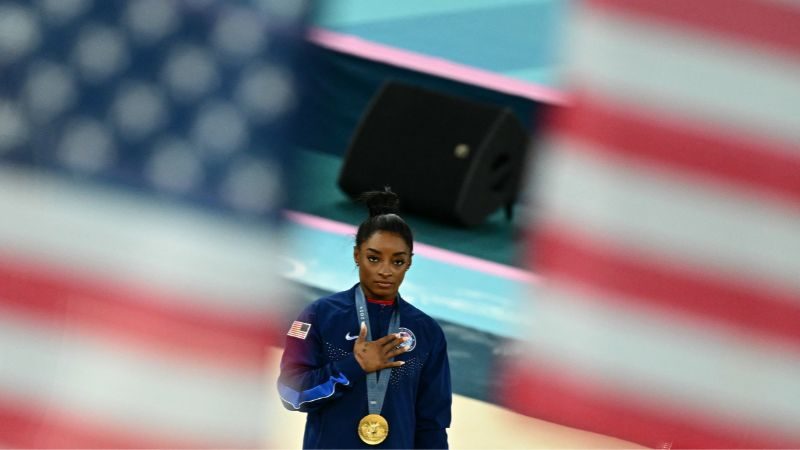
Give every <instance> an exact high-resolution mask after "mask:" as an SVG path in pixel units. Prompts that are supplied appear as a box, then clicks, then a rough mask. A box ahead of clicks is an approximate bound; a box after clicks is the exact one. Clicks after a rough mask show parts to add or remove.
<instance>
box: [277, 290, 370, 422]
mask: <svg viewBox="0 0 800 450" xmlns="http://www.w3.org/2000/svg"><path fill="white" fill-rule="evenodd" d="M314 306H315V305H314V304H312V305H310V306H309V307H308V308H306V309H305V310H304V311H303V312H302V313H300V316H299V317H298V318H297V321H298V322H302V323H307V324H310V325H311V327H310V328H309V330H308V334H307V335H306V337H305V339H301V338H299V337H295V336H289V335H287V336H286V346H285V347H284V350H283V357H282V358H281V370H280V376H279V377H278V394H279V395H280V398H281V400H282V403H283V406H284V407H285V408H286V409H288V410H290V411H302V412H309V411H314V410H316V409H318V408H320V407H321V406H323V405H325V404H326V403H328V402H331V401H334V400H336V399H337V398H339V397H341V396H342V395H343V394H344V392H345V391H346V390H348V389H349V388H350V387H352V385H353V382H354V381H355V380H356V379H358V377H363V376H364V371H363V370H362V369H361V366H360V365H359V364H358V362H357V361H356V360H355V356H354V355H353V354H352V353H351V354H350V355H349V356H348V357H347V358H345V359H343V360H340V361H336V362H331V361H329V360H328V358H327V356H326V355H325V351H324V345H323V342H322V337H321V334H320V330H319V327H320V325H321V324H320V323H318V322H317V321H316V314H315V313H314Z"/></svg>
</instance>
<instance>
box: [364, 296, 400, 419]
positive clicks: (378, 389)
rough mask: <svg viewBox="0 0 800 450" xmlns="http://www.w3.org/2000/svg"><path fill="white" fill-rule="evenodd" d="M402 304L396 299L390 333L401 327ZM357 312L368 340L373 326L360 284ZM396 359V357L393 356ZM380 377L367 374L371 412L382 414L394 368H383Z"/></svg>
mask: <svg viewBox="0 0 800 450" xmlns="http://www.w3.org/2000/svg"><path fill="white" fill-rule="evenodd" d="M399 308H400V304H399V303H398V302H397V301H395V309H394V311H393V312H392V317H391V318H390V319H389V334H394V333H397V331H398V330H399V329H400V313H399V312H398V310H399ZM356 312H357V313H358V325H359V326H361V322H364V323H366V325H367V341H371V340H372V328H370V326H369V314H367V301H366V300H365V299H364V292H363V291H362V290H361V285H360V284H359V285H358V287H357V288H356ZM392 361H394V358H392ZM380 374H381V376H380V378H379V377H378V373H377V372H372V373H368V374H367V406H368V408H369V413H370V414H378V415H380V413H381V409H383V399H384V398H385V397H386V389H387V388H388V387H389V377H390V376H391V374H392V368H391V367H387V368H385V369H381V371H380Z"/></svg>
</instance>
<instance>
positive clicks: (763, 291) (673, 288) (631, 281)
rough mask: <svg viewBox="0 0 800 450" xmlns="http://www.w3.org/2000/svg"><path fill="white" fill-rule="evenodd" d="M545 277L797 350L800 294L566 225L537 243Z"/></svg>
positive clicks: (546, 229) (540, 235) (552, 228)
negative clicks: (601, 238) (654, 253)
mask: <svg viewBox="0 0 800 450" xmlns="http://www.w3.org/2000/svg"><path fill="white" fill-rule="evenodd" d="M533 248H534V249H535V254H534V255H533V261H532V263H533V264H534V267H535V268H536V269H537V271H539V272H541V273H542V275H543V276H546V277H549V278H550V279H554V280H559V281H562V282H564V283H570V284H575V285H579V286H581V287H582V288H584V289H591V290H593V291H594V292H600V293H605V294H613V295H612V297H613V298H615V299H618V301H630V302H639V303H640V304H642V303H646V304H647V305H648V306H655V307H658V308H662V309H665V310H669V311H671V312H681V313H684V314H687V315H690V316H694V317H700V318H702V319H704V320H709V321H713V322H716V323H721V324H723V325H726V326H730V327H736V328H737V329H742V330H745V331H748V332H754V333H757V334H758V335H760V336H763V337H765V338H770V339H774V340H778V341H780V342H784V343H788V344H791V345H793V346H795V347H797V348H798V349H800V292H787V291H781V290H779V289H777V288H775V287H774V286H772V285H769V284H767V283H766V282H762V281H760V280H743V279H731V278H725V277H724V276H722V275H720V274H716V273H711V272H708V271H704V270H702V269H700V268H697V267H691V265H690V264H689V262H688V261H687V262H686V263H681V262H675V261H667V260H666V259H663V258H662V259H659V257H658V256H657V255H648V254H644V253H643V252H642V251H640V250H636V249H633V248H625V247H623V246H621V245H620V244H616V243H612V242H608V241H605V242H604V241H601V240H599V239H598V238H595V237H589V236H587V235H585V234H583V233H581V232H579V231H577V230H576V228H575V227H574V226H570V225H567V224H564V223H553V222H550V223H542V224H540V226H539V227H538V228H537V234H536V241H535V242H534V243H533Z"/></svg>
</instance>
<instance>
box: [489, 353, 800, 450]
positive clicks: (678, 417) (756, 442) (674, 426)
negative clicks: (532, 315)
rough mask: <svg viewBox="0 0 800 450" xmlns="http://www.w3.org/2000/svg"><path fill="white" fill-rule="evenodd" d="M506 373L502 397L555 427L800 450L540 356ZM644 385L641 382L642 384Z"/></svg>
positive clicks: (689, 444)
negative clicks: (567, 367)
mask: <svg viewBox="0 0 800 450" xmlns="http://www.w3.org/2000/svg"><path fill="white" fill-rule="evenodd" d="M527 359H528V360H529V361H531V363H529V364H527V365H522V364H510V365H509V367H506V368H505V369H504V370H503V373H504V374H505V375H504V382H502V383H500V386H501V388H500V389H501V391H500V396H501V398H502V399H503V400H504V402H505V404H506V405H507V406H509V407H510V408H511V409H514V410H515V411H518V412H520V413H522V414H525V415H529V416H533V417H537V418H540V419H543V420H547V421H550V422H555V423H558V424H562V425H566V426H568V427H573V428H579V429H582V430H587V431H591V432H595V433H600V434H604V435H607V436H614V437H617V438H620V439H624V440H627V441H632V442H636V443H639V444H641V445H645V446H648V447H653V448H670V447H671V448H797V447H798V445H800V438H798V437H797V436H794V437H788V436H779V435H776V434H775V433H774V432H773V431H772V430H765V429H762V428H759V427H758V425H757V424H750V425H751V426H750V427H748V426H744V425H743V424H730V423H724V422H722V421H721V419H720V418H714V417H706V416H700V415H698V413H697V412H696V409H695V408H693V407H688V406H687V408H681V409H673V408H670V407H666V406H665V405H663V404H660V403H655V402H654V401H653V400H652V393H649V394H650V396H649V397H650V400H647V399H645V395H642V394H638V395H637V393H636V392H632V391H623V390H620V389H619V388H614V387H611V386H610V385H605V384H603V383H602V382H600V381H599V380H597V379H594V378H593V377H592V374H587V373H578V372H576V371H575V370H570V369H566V368H555V367H554V366H553V365H550V364H548V361H547V360H546V358H544V357H539V356H537V355H535V354H533V355H529V358H527ZM637 384H640V383H637Z"/></svg>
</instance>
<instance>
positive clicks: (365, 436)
mask: <svg viewBox="0 0 800 450" xmlns="http://www.w3.org/2000/svg"><path fill="white" fill-rule="evenodd" d="M388 435H389V422H387V421H386V419H384V418H383V416H381V415H379V414H369V415H367V416H365V417H364V418H363V419H361V421H360V422H358V437H360V438H361V440H362V441H364V442H365V443H367V444H369V445H378V444H380V443H381V442H383V441H384V440H385V439H386V436H388Z"/></svg>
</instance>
